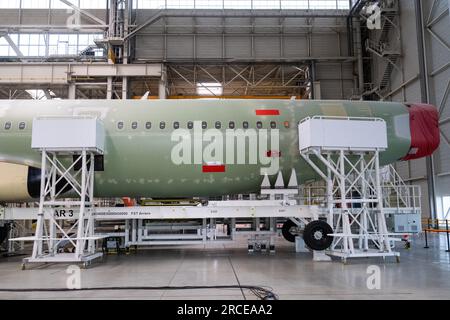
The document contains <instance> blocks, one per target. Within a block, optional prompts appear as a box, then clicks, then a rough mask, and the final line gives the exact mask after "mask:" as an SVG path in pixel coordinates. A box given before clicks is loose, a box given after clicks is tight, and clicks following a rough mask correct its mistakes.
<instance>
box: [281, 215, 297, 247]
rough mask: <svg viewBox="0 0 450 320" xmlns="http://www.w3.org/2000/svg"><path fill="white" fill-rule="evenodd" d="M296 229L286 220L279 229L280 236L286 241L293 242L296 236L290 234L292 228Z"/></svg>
mask: <svg viewBox="0 0 450 320" xmlns="http://www.w3.org/2000/svg"><path fill="white" fill-rule="evenodd" d="M295 227H298V226H297V225H296V224H295V223H294V222H293V221H292V220H286V222H285V223H284V224H283V227H282V228H281V234H282V235H283V238H284V239H286V241H289V242H295V237H296V236H298V234H297V233H292V228H295Z"/></svg>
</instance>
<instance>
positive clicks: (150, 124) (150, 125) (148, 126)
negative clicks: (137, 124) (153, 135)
mask: <svg viewBox="0 0 450 320" xmlns="http://www.w3.org/2000/svg"><path fill="white" fill-rule="evenodd" d="M151 128H152V123H151V122H147V123H146V124H145V129H147V130H150V129H151Z"/></svg>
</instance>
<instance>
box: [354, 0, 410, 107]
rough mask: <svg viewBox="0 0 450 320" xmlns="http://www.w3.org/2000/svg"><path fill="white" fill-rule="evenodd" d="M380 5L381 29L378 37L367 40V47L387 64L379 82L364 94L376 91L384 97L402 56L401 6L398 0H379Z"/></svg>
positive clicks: (378, 31) (368, 94)
mask: <svg viewBox="0 0 450 320" xmlns="http://www.w3.org/2000/svg"><path fill="white" fill-rule="evenodd" d="M378 5H379V7H380V9H381V29H380V30H377V31H376V32H377V36H376V37H371V39H367V40H366V43H365V48H366V50H367V51H368V52H370V53H371V54H373V55H375V56H378V57H379V58H381V59H382V60H384V61H385V63H386V65H385V69H384V71H383V72H382V73H381V76H380V78H379V81H378V83H375V84H374V85H373V87H372V88H370V89H369V90H366V91H365V92H364V93H363V96H370V95H372V94H374V93H375V94H376V95H378V97H380V98H382V99H384V97H385V96H386V95H387V92H388V91H389V89H390V84H391V77H392V73H393V72H394V69H398V67H397V64H398V63H399V61H400V58H401V52H400V48H398V42H399V39H400V32H399V31H398V22H399V21H398V20H399V7H398V1H397V0H379V1H378ZM371 32H375V31H371Z"/></svg>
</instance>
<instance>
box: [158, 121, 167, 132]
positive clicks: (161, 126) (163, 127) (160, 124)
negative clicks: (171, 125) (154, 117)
mask: <svg viewBox="0 0 450 320" xmlns="http://www.w3.org/2000/svg"><path fill="white" fill-rule="evenodd" d="M159 128H160V129H161V130H162V129H165V128H166V123H165V122H164V121H161V122H160V123H159Z"/></svg>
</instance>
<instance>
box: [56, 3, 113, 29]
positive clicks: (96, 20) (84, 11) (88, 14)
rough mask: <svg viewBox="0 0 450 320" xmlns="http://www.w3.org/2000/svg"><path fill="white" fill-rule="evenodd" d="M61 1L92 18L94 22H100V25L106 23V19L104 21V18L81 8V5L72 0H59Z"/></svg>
mask: <svg viewBox="0 0 450 320" xmlns="http://www.w3.org/2000/svg"><path fill="white" fill-rule="evenodd" d="M59 1H61V2H62V3H64V4H65V5H67V6H69V7H71V8H72V9H73V10H75V11H76V12H78V13H79V14H81V15H83V16H85V17H86V18H88V19H89V20H91V21H93V22H96V23H97V24H100V25H106V22H105V21H103V20H102V19H100V18H98V17H96V16H94V15H93V14H91V13H90V12H88V11H86V10H83V9H80V7H78V6H76V5H74V4H73V3H71V2H69V1H67V0H59Z"/></svg>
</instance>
